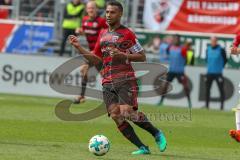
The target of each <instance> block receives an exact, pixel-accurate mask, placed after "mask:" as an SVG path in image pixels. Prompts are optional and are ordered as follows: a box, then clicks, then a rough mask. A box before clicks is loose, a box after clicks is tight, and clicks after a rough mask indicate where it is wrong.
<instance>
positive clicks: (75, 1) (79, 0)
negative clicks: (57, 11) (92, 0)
mask: <svg viewBox="0 0 240 160" xmlns="http://www.w3.org/2000/svg"><path fill="white" fill-rule="evenodd" d="M72 2H73V4H75V5H77V4H79V3H80V2H81V0H73V1H72Z"/></svg>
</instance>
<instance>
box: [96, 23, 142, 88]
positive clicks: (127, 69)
mask: <svg viewBox="0 0 240 160" xmlns="http://www.w3.org/2000/svg"><path fill="white" fill-rule="evenodd" d="M112 48H117V49H118V50H120V51H121V52H123V53H124V54H139V52H141V51H143V48H142V46H141V45H140V44H139V43H138V41H137V39H136V36H135V34H134V33H133V32H132V31H131V30H130V29H128V28H127V27H125V26H120V27H119V28H117V29H116V30H115V31H113V32H110V31H109V30H108V29H103V30H102V31H101V32H100V34H99V37H98V41H97V43H96V45H95V49H94V51H93V53H94V54H96V55H97V56H98V57H100V58H102V60H103V69H102V72H101V73H102V76H103V81H102V83H103V84H104V83H112V82H120V81H124V80H135V79H136V77H135V74H134V70H133V68H132V66H131V63H127V62H126V61H122V62H121V61H113V58H112V57H111V56H110V53H109V52H110V51H111V49H112Z"/></svg>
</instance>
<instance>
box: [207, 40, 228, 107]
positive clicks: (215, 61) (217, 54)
mask: <svg viewBox="0 0 240 160" xmlns="http://www.w3.org/2000/svg"><path fill="white" fill-rule="evenodd" d="M206 56H207V58H206V61H207V77H206V78H207V79H206V107H207V108H209V99H210V90H211V86H212V82H213V81H214V80H216V82H217V85H218V88H219V91H220V101H221V110H223V103H224V99H225V95H224V78H223V76H222V72H223V69H224V66H225V64H226V63H227V56H226V51H225V50H224V49H223V48H222V47H221V46H220V45H218V44H217V38H216V37H211V45H209V46H208V47H207V51H206Z"/></svg>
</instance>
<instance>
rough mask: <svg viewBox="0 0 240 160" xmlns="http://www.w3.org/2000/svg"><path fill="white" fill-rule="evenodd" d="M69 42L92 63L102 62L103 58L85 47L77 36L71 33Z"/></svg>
mask: <svg viewBox="0 0 240 160" xmlns="http://www.w3.org/2000/svg"><path fill="white" fill-rule="evenodd" d="M69 42H70V44H71V45H72V46H74V47H75V48H76V49H77V50H78V52H79V54H82V55H83V56H84V57H85V58H86V59H87V60H88V61H89V62H90V63H93V64H96V65H97V64H99V63H101V62H102V60H101V58H99V57H98V56H96V55H95V54H92V53H91V52H90V51H88V50H86V49H85V48H83V47H82V46H81V44H80V43H79V41H78V38H77V37H76V36H74V35H70V36H69Z"/></svg>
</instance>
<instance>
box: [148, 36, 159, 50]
mask: <svg viewBox="0 0 240 160" xmlns="http://www.w3.org/2000/svg"><path fill="white" fill-rule="evenodd" d="M160 43H161V39H160V37H158V36H156V37H154V38H153V39H152V40H151V41H150V42H149V43H148V44H147V45H146V46H144V49H145V51H146V52H150V53H153V54H157V53H158V51H159V46H160Z"/></svg>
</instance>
